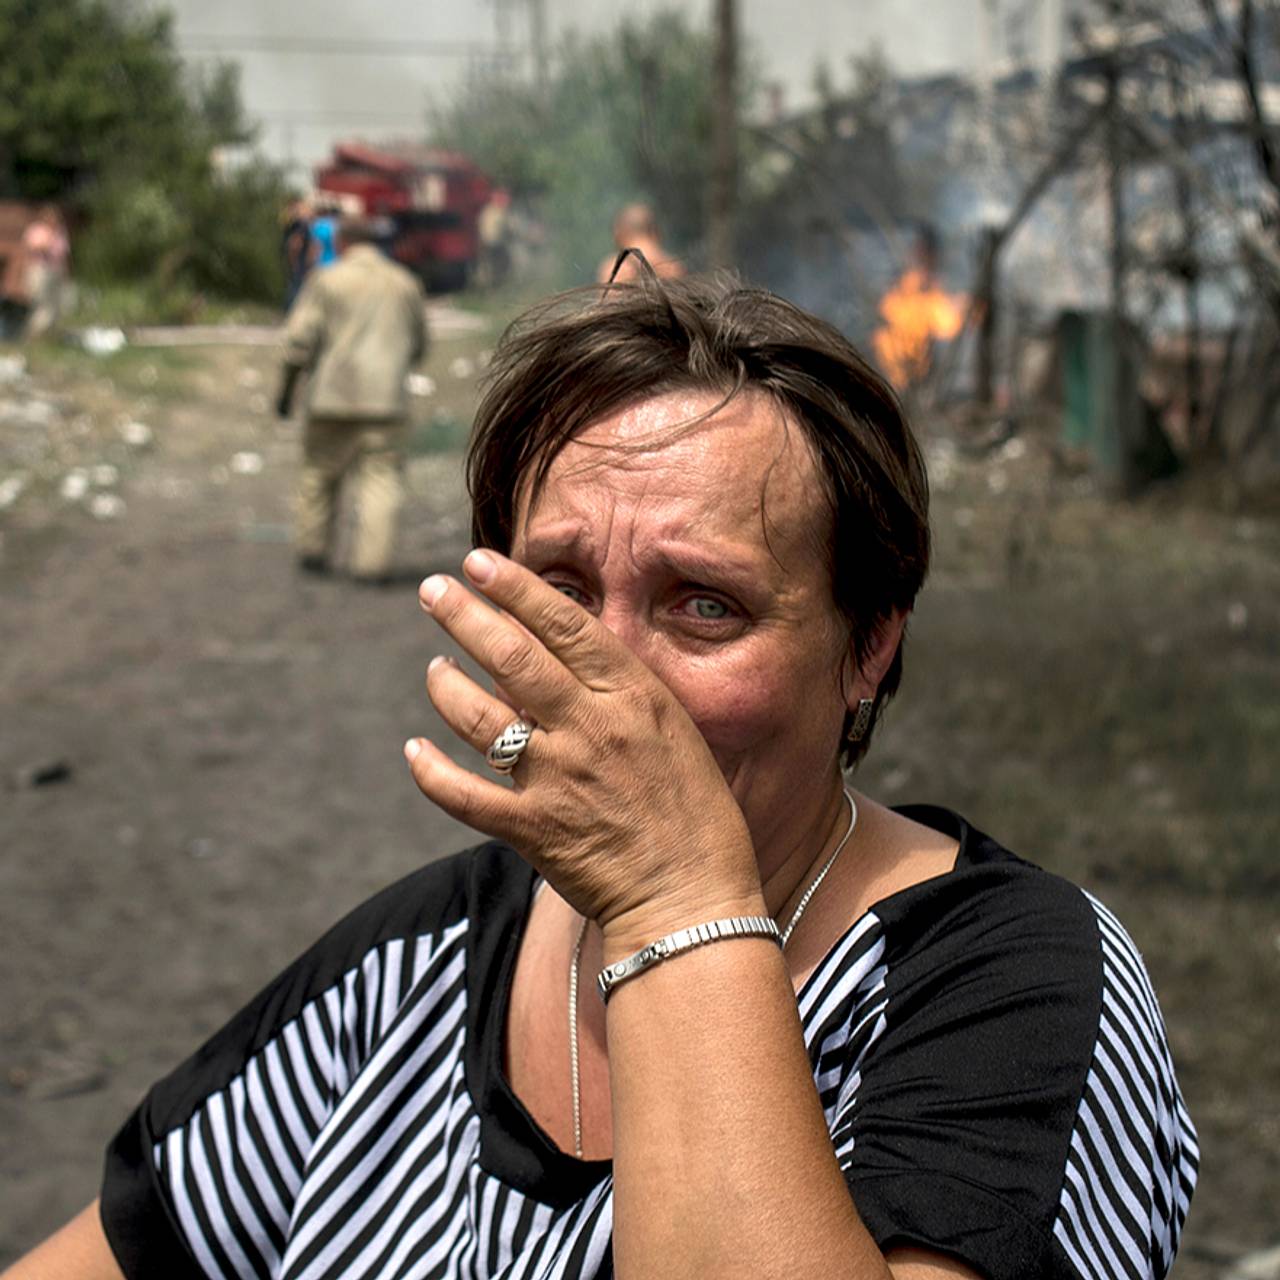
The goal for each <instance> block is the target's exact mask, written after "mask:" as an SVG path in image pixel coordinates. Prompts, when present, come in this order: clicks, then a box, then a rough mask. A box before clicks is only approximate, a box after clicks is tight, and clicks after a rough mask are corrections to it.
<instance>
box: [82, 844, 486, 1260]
mask: <svg viewBox="0 0 1280 1280" xmlns="http://www.w3.org/2000/svg"><path fill="white" fill-rule="evenodd" d="M453 861H455V860H450V862H453ZM449 879H450V876H449V870H448V868H447V867H445V868H441V866H440V864H437V865H436V866H433V867H430V868H427V869H425V871H424V872H420V873H417V875H416V876H414V877H410V878H409V879H407V880H405V881H402V882H401V883H400V884H399V885H396V886H393V887H392V889H391V890H388V891H386V892H384V893H383V894H380V895H378V897H377V898H375V899H372V900H371V901H370V902H369V903H366V904H365V905H364V906H363V907H362V908H359V909H358V910H357V911H356V912H354V913H353V914H352V915H351V916H349V917H348V918H347V919H346V920H344V921H343V922H342V923H341V924H340V925H338V926H337V927H336V928H335V929H333V930H332V931H330V933H329V934H327V935H326V936H325V938H323V939H321V941H320V942H319V943H317V944H316V945H315V946H314V947H312V948H311V949H310V950H309V951H308V952H307V953H306V954H304V955H303V956H302V957H300V958H299V960H297V961H296V962H295V963H294V964H293V965H291V966H290V967H289V968H288V969H287V970H285V972H284V973H282V974H281V975H280V976H279V977H278V978H277V979H276V980H275V981H274V982H273V983H272V984H271V985H270V986H268V987H267V988H266V989H265V990H264V991H263V992H262V993H261V994H260V995H259V996H258V997H257V998H256V999H254V1000H253V1001H251V1002H250V1003H249V1004H248V1005H247V1006H246V1007H245V1008H244V1009H243V1010H241V1011H240V1013H238V1014H237V1015H236V1016H235V1017H233V1018H232V1019H231V1021H230V1022H229V1023H228V1024H227V1025H226V1026H225V1027H223V1029H222V1030H221V1031H219V1032H218V1033H217V1034H215V1035H214V1036H213V1037H212V1038H211V1039H210V1040H209V1041H208V1042H207V1043H206V1044H205V1045H203V1046H202V1047H201V1048H200V1049H199V1050H197V1052H196V1053H195V1054H193V1055H192V1057H191V1058H189V1059H188V1060H187V1062H185V1063H184V1064H183V1065H182V1066H181V1067H179V1068H178V1069H177V1070H176V1071H175V1072H173V1074H172V1075H170V1076H169V1077H167V1078H166V1079H165V1080H163V1081H161V1082H160V1083H159V1084H158V1085H156V1086H155V1087H154V1088H153V1089H152V1091H151V1092H150V1093H149V1094H148V1095H147V1097H146V1098H145V1099H144V1100H143V1102H142V1104H141V1105H140V1106H139V1107H138V1109H137V1110H136V1111H135V1112H134V1114H133V1115H132V1116H131V1117H130V1118H129V1120H128V1121H127V1122H126V1124H125V1126H124V1127H123V1129H122V1130H121V1131H120V1133H119V1134H118V1135H117V1137H116V1138H115V1140H114V1141H113V1143H112V1145H111V1147H110V1148H109V1150H108V1153H107V1161H106V1173H105V1178H104V1183H103V1191H102V1219H103V1226H104V1228H105V1230H106V1233H107V1238H108V1240H109V1241H110V1243H111V1246H112V1249H113V1251H114V1252H115V1254H116V1257H117V1260H118V1261H119V1263H120V1265H121V1268H122V1269H123V1271H124V1272H125V1274H126V1276H128V1277H130V1280H137V1278H141V1277H151V1276H155V1277H157V1278H158V1277H161V1276H164V1277H167V1278H172V1277H175V1276H176V1277H181V1276H187V1275H192V1276H213V1277H227V1278H228V1280H229V1278H231V1277H237V1278H244V1280H248V1278H250V1277H267V1276H271V1275H275V1274H278V1272H279V1266H280V1261H281V1257H282V1253H283V1250H284V1247H285V1240H286V1236H287V1234H288V1231H289V1224H290V1221H291V1218H292V1216H293V1214H294V1211H295V1208H296V1201H297V1197H298V1193H299V1189H300V1188H301V1186H302V1184H303V1178H304V1173H305V1170H306V1168H307V1166H308V1162H309V1160H310V1158H311V1154H312V1150H313V1148H314V1145H315V1143H316V1140H317V1137H318V1136H319V1134H320V1133H321V1131H322V1129H323V1128H324V1126H325V1125H326V1124H327V1123H328V1121H329V1119H330V1117H331V1116H332V1115H333V1113H334V1110H335V1108H336V1107H337V1106H338V1105H339V1104H340V1102H341V1100H342V1098H343V1097H344V1095H346V1093H347V1092H348V1090H349V1088H350V1087H351V1084H352V1081H353V1080H354V1079H355V1078H356V1077H357V1075H358V1074H359V1072H360V1071H361V1069H362V1067H363V1066H364V1064H365V1063H366V1062H367V1061H368V1060H369V1058H370V1055H371V1054H372V1053H373V1051H374V1048H375V1046H376V1045H377V1044H378V1043H379V1042H380V1041H381V1040H382V1039H383V1038H385V1037H386V1036H387V1035H388V1034H390V1033H391V1032H392V1030H393V1028H394V1027H395V1025H396V1023H397V1019H399V1018H400V1017H401V1016H402V1011H403V1010H404V1008H405V1007H406V1006H407V1005H409V1004H413V1003H415V998H416V997H418V996H420V995H421V994H422V993H423V992H432V991H435V990H438V989H439V988H440V986H441V983H440V982H439V981H438V979H439V978H440V975H441V973H443V972H447V973H449V974H452V985H453V986H456V985H457V984H458V983H459V982H460V981H461V977H460V975H461V970H462V967H463V962H462V952H463V948H464V946H465V930H466V921H465V917H463V916H462V913H461V910H460V902H459V900H458V897H457V895H453V894H451V893H450V892H449V890H450V885H449V883H448V882H449ZM441 890H444V895H443V905H444V906H445V909H444V910H441V909H440V907H441V905H442V899H441V892H440V891H441ZM424 904H426V906H427V907H428V908H429V909H426V910H424ZM424 926H425V927H424ZM433 984H434V985H433ZM446 985H448V984H446Z"/></svg>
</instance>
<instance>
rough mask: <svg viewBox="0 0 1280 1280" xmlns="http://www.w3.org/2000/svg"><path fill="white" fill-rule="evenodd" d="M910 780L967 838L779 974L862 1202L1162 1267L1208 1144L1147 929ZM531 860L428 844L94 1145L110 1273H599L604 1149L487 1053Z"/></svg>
mask: <svg viewBox="0 0 1280 1280" xmlns="http://www.w3.org/2000/svg"><path fill="white" fill-rule="evenodd" d="M906 812H908V814H909V816H911V817H913V818H915V819H916V820H918V821H923V822H927V823H928V824H930V825H932V826H935V827H938V828H939V829H944V830H948V831H950V832H951V833H952V834H954V835H955V836H956V837H957V838H958V839H959V840H960V844H961V849H960V855H959V859H958V861H957V863H956V868H955V870H954V871H953V872H951V873H950V874H948V875H946V876H942V877H939V878H938V879H935V880H932V881H928V882H926V883H925V884H922V885H917V886H915V887H913V888H911V889H908V890H905V891H903V892H902V893H899V894H896V895H894V896H893V897H891V898H888V899H886V900H885V901H883V902H881V903H879V904H877V906H876V907H875V909H874V910H872V911H870V912H868V913H867V914H866V915H865V916H863V917H862V919H861V920H859V921H858V923H857V924H856V925H854V926H853V927H852V928H851V929H850V930H849V932H848V933H847V934H845V936H844V937H843V938H842V939H841V940H840V941H839V943H838V944H837V945H836V946H835V947H834V948H833V949H832V951H831V952H830V954H829V955H828V956H827V957H826V959H825V960H824V962H823V963H822V965H820V966H819V968H818V969H817V971H816V972H815V973H814V974H813V976H812V977H811V978H810V980H809V981H808V982H807V983H806V985H805V987H804V988H803V990H802V992H801V994H800V997H799V1005H800V1013H801V1017H802V1022H803V1027H804V1035H805V1040H806V1043H807V1044H808V1047H809V1054H810V1058H811V1061H812V1063H813V1074H814V1081H815V1083H816V1085H817V1088H818V1091H819V1094H820V1097H821V1101H822V1106H823V1109H824V1111H825V1113H826V1117H827V1123H828V1126H829V1128H830V1132H831V1140H832V1144H833V1146H834V1148H835V1151H836V1154H837V1157H838V1159H839V1161H840V1163H841V1166H842V1167H843V1168H844V1170H845V1174H846V1178H847V1180H848V1183H849V1188H850V1192H851V1194H852V1196H853V1199H854V1201H855V1203H856V1205H857V1207H858V1210H859V1212H860V1214H861V1216H862V1219H863V1221H864V1222H865V1223H866V1224H867V1227H868V1228H869V1230H870V1231H871V1232H872V1234H873V1235H874V1236H875V1238H876V1240H877V1241H878V1242H879V1243H880V1244H881V1246H882V1247H888V1246H890V1245H892V1244H907V1243H914V1244H918V1245H922V1246H924V1247H928V1248H932V1249H937V1250H940V1251H942V1252H945V1253H948V1254H952V1255H954V1256H957V1257H959V1258H961V1259H964V1260H966V1261H967V1262H969V1264H970V1265H972V1266H973V1267H975V1268H976V1269H977V1270H979V1271H981V1272H983V1273H984V1274H986V1275H989V1276H991V1277H994V1278H996V1280H999V1278H1001V1277H1025V1276H1028V1275H1036V1276H1041V1277H1059V1276H1060V1277H1089V1278H1090V1280H1103V1278H1105V1280H1116V1278H1118V1277H1119V1278H1127V1277H1133V1278H1134V1280H1139V1278H1141V1277H1161V1276H1163V1275H1164V1274H1165V1273H1166V1272H1167V1271H1168V1269H1169V1266H1170V1263H1171V1262H1172V1259H1173V1255H1174V1251H1175V1249H1176V1247H1177V1243H1178V1236H1179V1233H1180V1230H1181V1227H1182V1223H1183V1219H1184V1218H1185V1216H1186V1212H1187V1205H1188V1201H1189V1199H1190V1196H1191V1190H1192V1187H1193V1185H1194V1183H1195V1176H1196V1164H1197V1156H1198V1153H1197V1149H1196V1141H1195V1132H1194V1130H1193V1128H1192V1126H1191V1122H1190V1120H1189V1118H1188V1116H1187V1113H1186V1111H1185V1109H1184V1108H1183V1105H1182V1099H1181V1096H1180V1095H1179V1092H1178V1086H1177V1082H1176V1080H1175V1078H1174V1072H1173V1064H1172V1061H1171V1060H1170V1056H1169V1049H1168V1046H1167V1044H1166V1041H1165V1033H1164V1027H1163V1023H1162V1021H1161V1017H1160V1011H1159V1009H1158V1007H1157V1005H1156V1000H1155V996H1154V994H1153V993H1152V990H1151V986H1150V983H1149V982H1148V979H1147V976H1146V972H1145V970H1144V969H1143V966H1142V961H1141V959H1140V958H1139V956H1138V953H1137V951H1136V950H1135V949H1134V946H1133V944H1132V942H1130V940H1129V938H1128V937H1127V935H1126V934H1125V933H1124V931H1123V929H1122V928H1121V927H1120V925H1119V924H1118V923H1117V922H1116V920H1115V918H1114V917H1113V916H1112V915H1111V914H1110V913H1109V912H1108V911H1107V910H1106V908H1105V907H1103V906H1102V905H1101V904H1100V903H1098V902H1096V901H1094V900H1093V899H1092V898H1090V897H1088V896H1087V895H1086V894H1084V893H1082V892H1081V891H1080V890H1079V889H1076V888H1074V887H1073V886H1071V885H1070V884H1068V883H1066V882H1065V881H1063V880H1060V879H1058V878H1057V877H1054V876H1051V875H1049V874H1047V873H1045V872H1043V871H1040V870H1039V869H1037V868H1035V867H1033V866H1031V865H1030V864H1028V863H1025V862H1022V861H1020V860H1018V859H1016V858H1014V857H1013V855H1011V854H1010V853H1008V852H1007V851H1006V850H1004V849H1002V848H1001V847H1000V846H999V845H997V844H996V843H995V842H994V841H992V840H990V839H989V838H987V837H985V836H983V835H981V834H980V833H978V832H977V831H975V830H973V829H972V828H970V827H968V826H967V825H966V824H965V823H964V822H963V821H962V820H960V819H959V818H957V817H955V816H954V815H952V814H950V813H947V812H945V811H942V810H936V809H924V808H914V809H910V810H907V811H906ZM533 886H534V877H533V875H532V873H531V871H530V870H529V869H528V867H527V866H526V865H525V864H524V863H523V862H522V861H521V860H520V859H519V858H518V857H517V856H516V855H515V854H514V853H513V852H512V851H511V850H509V849H506V848H505V847H503V846H501V845H498V844H489V845H485V846H482V847H480V848H479V849H477V850H474V851H471V852H470V853H467V854H462V855H459V856H457V857H454V858H450V859H447V860H445V861H443V862H439V863H435V864H433V865H431V866H429V867H427V868H425V869H424V870H422V871H420V872H417V873H416V874H414V875H412V876H410V877H409V878H408V879H406V880H404V881H402V882H401V883H399V884H398V885H395V886H393V887H392V888H391V889H388V890H386V891H385V892H383V893H382V894H380V895H378V896H377V897H376V898H373V899H371V900H370V901H369V902H368V903H366V904H365V905H364V906H363V907H361V908H359V909H358V910H357V911H355V912H354V913H353V914H352V915H351V916H349V917H348V918H347V919H346V920H344V921H343V922H342V923H341V924H339V925H338V926H337V927H336V928H335V929H333V930H332V931H331V932H330V933H329V934H328V935H326V936H325V937H324V938H323V939H321V941H320V942H319V943H318V944H316V946H315V947H313V948H312V949H311V950H310V951H308V952H307V953H306V954H305V955H304V956H302V957H301V958H300V959H299V960H298V961H297V962H296V963H295V964H294V965H292V966H291V967H290V968H289V969H287V970H286V971H285V972H284V973H283V974H282V975H281V976H280V977H279V978H278V979H277V980H276V981H275V982H273V983H272V984H271V985H270V986H269V987H268V988H267V989H266V990H265V991H264V992H263V993H262V994H261V995H260V996H259V997H258V998H257V999H256V1000H254V1001H253V1002H252V1003H251V1004H250V1005H248V1006H247V1007H246V1008H245V1009H244V1010H243V1011H242V1012H241V1013H240V1014H238V1015H237V1016H236V1017H235V1018H234V1019H232V1021H231V1022H230V1023H229V1024H228V1025H227V1026H226V1027H225V1028H224V1029H223V1030H222V1031H221V1032H219V1033H218V1034H217V1035H215V1036H214V1037H213V1038H212V1039H211V1040H210V1041H209V1042H208V1043H207V1044H206V1045H204V1046H203V1047H202V1048H201V1049H200V1050H199V1051H197V1053H196V1054H195V1055H194V1056H193V1057H192V1058H191V1059H190V1060H189V1061H187V1062H186V1063H185V1064H183V1066H181V1067H179V1068H178V1070H177V1071H176V1072H174V1073H173V1074H172V1075H171V1076H169V1077H168V1078H167V1079H165V1080H163V1081H161V1082H160V1083H159V1084H158V1085H156V1086H155V1088H154V1089H152V1091H151V1092H150V1093H149V1094H148V1096H147V1098H146V1099H145V1100H144V1101H143V1103H142V1104H141V1106H140V1107H139V1108H138V1110H137V1111H136V1112H135V1113H134V1115H133V1116H132V1117H131V1118H130V1119H129V1121H128V1122H127V1123H126V1125H125V1127H124V1128H123V1129H122V1130H121V1132H120V1133H119V1134H118V1135H117V1137H116V1139H115V1140H114V1142H113V1143H112V1146H111V1148H110V1150H109V1152H108V1157H107V1170H106V1177H105V1182H104V1187H103V1193H102V1214H103V1222H104V1225H105V1227H106V1231H107V1236H108V1239H109V1240H110V1242H111V1245H112V1247H113V1249H114V1251H115V1253H116V1256H117V1258H118V1260H119V1262H120V1264H121V1266H122V1268H123V1269H124V1271H125V1273H126V1275H128V1276H129V1277H131V1280H132V1278H142V1277H157V1278H158V1277H163V1278H164V1280H175V1278H180V1277H184V1276H215V1277H228V1278H229V1277H243V1278H245V1280H248V1278H249V1277H280V1278H282V1280H283V1278H287V1280H338V1277H342V1280H401V1278H403V1280H408V1278H409V1277H414V1278H415V1280H418V1278H421V1280H426V1278H427V1277H440V1278H441V1280H444V1278H445V1277H449V1278H453V1277H457V1278H458V1280H462V1278H464V1277H465V1278H472V1277H474V1278H476V1280H480V1278H484V1280H497V1278H498V1277H501V1278H502V1280H535V1278H536V1280H552V1278H556V1280H559V1278H562V1277H563V1278H564V1280H578V1278H579V1277H597V1276H607V1275H609V1274H611V1271H612V1266H611V1253H610V1239H611V1231H612V1203H613V1198H612V1181H611V1176H610V1166H609V1164H608V1162H604V1161H601V1162H584V1161H579V1160H575V1159H574V1158H572V1157H571V1156H568V1155H565V1154H564V1153H563V1152H561V1151H559V1150H558V1149H557V1148H556V1147H555V1146H554V1145H553V1144H552V1143H551V1142H550V1141H549V1140H548V1138H547V1137H546V1135H545V1134H543V1133H542V1132H541V1130H540V1129H539V1128H538V1127H537V1126H536V1124H535V1123H534V1122H533V1120H532V1119H531V1117H530V1116H529V1115H528V1113H527V1112H526V1111H525V1110H524V1108H523V1107H522V1106H521V1105H520V1103H519V1101H518V1100H517V1099H516V1098H515V1096H514V1095H513V1094H512V1092H511V1089H510V1086H509V1085H508V1083H507V1081H506V1079H505V1078H504V1075H503V1068H502V1062H503V1053H502V1049H503V1046H502V1038H503V1037H502V1032H503V1019H504V1016H505V1011H506V1008H507V1003H508V995H509V990H510V984H511V978H512V973H513V969H514V960H515V955H516V951H517V948H518V945H519V938H520V931H521V928H522V924H523V921H524V919H525V918H526V915H527V911H528V906H529V903H530V900H531V896H532V892H533ZM744 1087H750V1085H749V1082H746V1083H745V1086H744ZM747 1269H748V1270H749V1268H747Z"/></svg>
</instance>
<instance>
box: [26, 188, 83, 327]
mask: <svg viewBox="0 0 1280 1280" xmlns="http://www.w3.org/2000/svg"><path fill="white" fill-rule="evenodd" d="M22 260H23V263H24V264H25V271H26V281H25V286H26V297H27V302H28V305H29V306H30V308H31V310H30V312H29V313H28V315H27V321H26V328H25V331H24V333H23V336H24V337H26V338H38V337H40V335H41V334H44V333H47V332H48V331H49V330H50V329H52V328H53V326H54V325H55V324H56V323H57V322H58V318H59V316H60V315H61V314H62V303H63V298H64V295H65V291H66V282H67V272H68V265H69V263H70V260H71V242H70V240H69V239H68V238H67V226H66V223H65V222H63V220H62V213H61V212H60V211H59V209H58V208H57V207H56V206H55V205H51V204H50V205H45V207H44V208H43V209H41V210H40V212H39V213H38V214H36V216H35V219H34V221H32V222H31V223H30V224H29V225H28V227H27V229H26V230H25V231H24V232H23V233H22Z"/></svg>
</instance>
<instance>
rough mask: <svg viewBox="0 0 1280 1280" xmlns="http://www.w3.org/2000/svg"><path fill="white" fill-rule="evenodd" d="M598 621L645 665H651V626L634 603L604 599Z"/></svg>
mask: <svg viewBox="0 0 1280 1280" xmlns="http://www.w3.org/2000/svg"><path fill="white" fill-rule="evenodd" d="M599 616H600V621H601V622H603V623H604V625H605V626H606V627H608V628H609V630H610V631H612V632H613V634H614V635H615V636H617V637H618V639H619V640H621V641H622V643H623V644H625V645H626V646H627V648H628V649H630V650H631V652H632V653H634V654H635V656H636V657H637V658H639V659H640V661H641V662H643V663H644V664H645V665H646V666H649V667H651V666H652V665H653V664H652V662H651V661H650V654H651V652H652V648H653V627H652V625H651V624H650V622H649V620H648V618H646V617H645V616H644V615H643V613H642V611H641V610H640V609H638V608H637V607H636V606H635V605H634V604H632V603H630V602H628V601H625V600H618V599H612V600H611V599H606V600H605V602H604V604H603V605H602V607H601V609H600V615H599Z"/></svg>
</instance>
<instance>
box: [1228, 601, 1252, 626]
mask: <svg viewBox="0 0 1280 1280" xmlns="http://www.w3.org/2000/svg"><path fill="white" fill-rule="evenodd" d="M1248 625H1249V606H1248V605H1247V604H1245V602H1244V601H1243V600H1233V601H1232V602H1231V603H1230V604H1229V605H1228V606H1227V626H1228V627H1230V628H1231V630H1232V631H1243V630H1244V629H1245V627H1247V626H1248Z"/></svg>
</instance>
